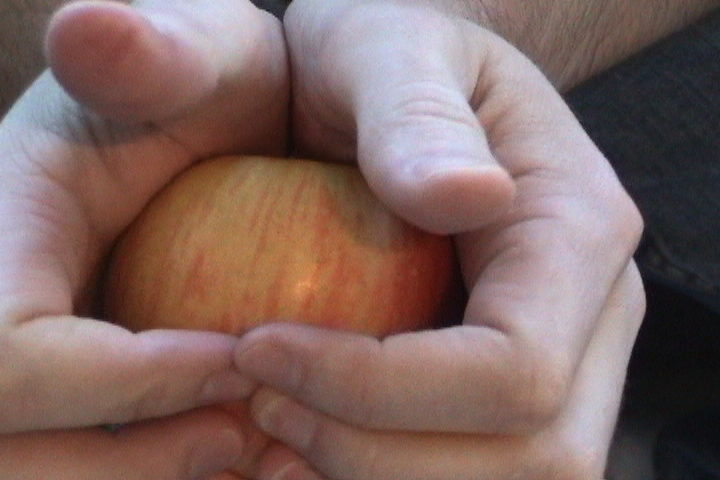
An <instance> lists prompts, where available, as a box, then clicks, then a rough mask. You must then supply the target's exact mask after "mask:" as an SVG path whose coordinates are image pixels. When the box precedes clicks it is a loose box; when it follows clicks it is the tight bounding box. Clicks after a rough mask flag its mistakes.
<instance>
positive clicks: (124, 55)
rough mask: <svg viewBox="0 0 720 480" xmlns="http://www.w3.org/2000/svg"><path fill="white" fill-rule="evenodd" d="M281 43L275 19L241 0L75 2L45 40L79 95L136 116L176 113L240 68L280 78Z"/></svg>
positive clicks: (105, 111) (117, 115) (111, 112)
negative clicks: (123, 2) (132, 4)
mask: <svg viewBox="0 0 720 480" xmlns="http://www.w3.org/2000/svg"><path fill="white" fill-rule="evenodd" d="M282 45H283V42H282V41H281V34H280V26H279V21H278V20H277V19H276V18H274V17H272V16H271V15H270V14H268V13H267V12H264V11H262V10H259V9H257V8H256V7H254V6H253V5H252V4H251V3H250V2H249V1H245V0H223V1H212V2H211V1H201V2H178V1H171V2H158V1H156V0H144V1H140V2H136V3H135V5H134V6H133V7H130V6H127V5H123V4H118V3H114V2H92V1H89V2H88V1H81V2H74V3H71V4H69V5H67V6H65V7H64V8H62V9H61V10H59V11H58V12H57V13H56V14H55V15H54V17H53V18H52V21H51V23H50V26H49V29H48V32H47V38H46V51H47V57H48V61H49V64H50V67H51V69H52V71H53V73H54V74H55V76H56V77H57V78H58V79H59V81H60V83H61V84H62V85H63V86H64V87H65V88H66V89H67V90H68V91H69V92H70V93H71V94H72V95H73V96H74V97H75V98H76V99H77V100H79V101H80V102H81V103H83V104H84V105H86V106H88V107H90V108H91V109H93V110H94V111H95V112H96V113H99V114H101V115H103V116H105V117H109V118H114V119H131V120H134V121H146V120H155V121H157V120H162V119H166V118H168V117H177V116H178V115H179V114H182V113H185V112H186V111H188V110H190V109H192V108H194V107H196V106H197V105H198V104H199V103H201V102H203V101H207V100H208V99H209V97H211V96H212V95H215V94H216V92H217V90H218V89H219V88H220V87H221V84H223V83H227V82H228V80H229V79H230V78H232V77H233V76H237V75H238V74H242V75H245V76H247V77H249V78H250V77H253V76H258V75H265V76H266V77H267V78H265V79H264V80H266V81H269V82H274V83H278V84H285V83H286V82H285V79H284V77H285V76H286V72H285V71H284V70H283V64H284V61H285V60H284V52H283V51H282ZM271 68H274V69H276V71H274V72H272V71H269V70H270V69H271ZM265 86H267V83H266V85H265ZM278 93H279V91H278ZM245 101H246V102H248V103H250V99H245Z"/></svg>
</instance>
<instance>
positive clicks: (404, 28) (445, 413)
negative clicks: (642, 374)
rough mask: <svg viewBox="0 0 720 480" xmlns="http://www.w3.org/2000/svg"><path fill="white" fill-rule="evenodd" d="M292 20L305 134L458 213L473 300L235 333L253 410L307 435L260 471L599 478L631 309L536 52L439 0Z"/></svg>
mask: <svg viewBox="0 0 720 480" xmlns="http://www.w3.org/2000/svg"><path fill="white" fill-rule="evenodd" d="M285 23H286V32H287V38H288V44H289V49H290V52H291V63H292V69H293V72H294V77H293V79H294V85H293V88H294V99H295V104H294V108H293V111H294V123H293V129H294V132H296V135H297V138H296V139H295V140H296V147H297V149H298V150H299V151H300V152H303V153H307V152H309V154H311V155H313V156H325V157H328V158H333V159H344V160H350V159H352V158H353V157H355V156H356V155H357V160H358V162H359V165H360V167H361V169H362V170H363V171H364V173H365V175H366V177H367V178H368V180H369V183H370V185H371V187H372V188H373V189H374V190H375V192H376V193H377V194H378V195H379V196H380V197H381V198H382V199H383V200H384V201H385V202H386V203H387V204H389V205H390V206H391V207H393V208H394V209H395V210H396V211H397V212H399V213H400V214H402V215H404V216H405V217H406V218H407V219H409V220H410V221H412V222H414V223H416V224H418V225H420V226H422V227H424V228H427V229H430V230H433V231H437V232H444V233H452V234H456V239H457V246H458V251H459V257H460V261H461V264H462V267H463V273H464V278H465V282H466V285H467V288H468V291H469V302H468V305H467V309H466V312H465V317H464V319H463V322H462V325H460V326H457V327H453V328H448V329H444V330H438V331H431V332H419V333H408V334H402V335H397V336H391V337H388V338H386V339H384V340H381V341H377V340H374V339H369V338H366V337H363V336H359V335H352V334H346V333H333V332H327V331H321V330H316V329H312V328H307V327H301V326H289V325H275V326H270V327H267V328H260V329H257V330H255V331H253V332H250V333H249V334H247V335H246V336H245V337H244V338H243V339H242V340H241V343H240V346H239V348H238V351H237V354H236V356H235V361H236V365H237V367H238V369H239V370H240V372H241V373H243V374H246V375H248V376H250V377H252V378H254V379H255V380H257V381H258V382H260V383H261V384H263V385H265V387H263V388H261V389H260V391H259V392H258V393H257V394H256V395H255V397H254V399H253V402H252V413H253V418H255V420H256V421H257V423H258V424H259V425H260V426H261V427H262V428H263V429H264V431H266V432H267V433H268V434H270V435H271V436H273V437H275V438H276V439H278V440H279V441H281V442H285V443H286V444H288V445H289V446H291V447H292V448H294V449H295V451H296V453H297V455H298V457H297V458H295V459H291V458H287V459H286V463H284V464H282V463H277V464H276V465H275V468H276V471H277V475H278V476H277V477H273V478H317V476H318V475H319V476H320V477H322V478H331V479H334V480H366V479H368V480H369V479H374V480H379V479H395V478H413V479H419V480H422V479H428V480H431V479H437V478H443V479H458V480H461V479H463V480H464V479H485V478H487V479H511V478H513V479H515V478H523V479H557V478H573V479H575V478H583V479H586V478H593V479H594V478H600V477H601V476H602V475H603V469H604V464H605V460H606V455H607V451H608V448H609V443H610V439H611V435H612V431H613V427H614V424H615V421H616V414H617V410H618V405H619V402H620V397H621V391H622V386H623V381H624V374H625V367H626V364H627V361H628V359H629V356H630V352H631V348H632V344H633V342H634V338H635V335H636V333H637V330H638V328H639V324H640V322H641V319H642V316H643V310H644V299H643V291H642V285H641V281H640V279H639V276H638V273H637V270H636V268H635V266H634V264H633V262H632V259H631V255H632V253H633V251H634V249H635V247H636V243H637V241H638V239H639V235H640V231H641V219H640V217H639V215H638V213H637V210H636V209H635V207H634V205H633V203H632V202H631V200H630V199H629V198H628V196H627V194H626V193H625V192H624V190H623V189H622V187H621V185H620V184H619V182H618V180H617V178H616V176H615V174H614V172H613V171H612V169H611V167H610V166H609V165H608V163H607V161H606V160H605V159H604V157H603V156H602V154H601V153H600V152H599V151H598V149H597V148H596V147H595V146H594V145H593V143H592V142H591V141H590V139H589V138H588V137H587V136H586V135H585V134H584V132H583V131H582V129H581V127H580V126H579V124H578V123H577V122H576V120H575V119H574V118H573V116H572V114H571V112H570V111H569V110H568V108H567V107H566V106H565V104H564V102H563V101H562V99H561V97H560V96H559V95H558V94H557V92H556V91H555V90H554V88H553V87H552V86H551V84H550V83H549V82H548V81H547V80H546V79H545V78H544V77H543V76H542V75H541V74H540V73H539V71H538V70H537V69H536V68H535V66H534V65H532V64H531V63H530V62H529V61H528V60H527V59H526V58H525V57H524V56H523V55H521V54H520V53H519V52H517V51H516V50H515V49H514V48H512V47H511V46H510V45H509V44H507V43H506V42H504V41H503V40H501V39H500V38H499V37H497V36H495V35H493V34H492V33H490V32H489V31H487V30H484V29H483V28H481V27H479V26H478V25H475V24H471V23H469V22H467V21H465V20H463V19H461V18H458V17H455V16H453V15H452V14H451V13H446V12H443V11H441V10H438V9H434V8H432V7H430V6H428V4H426V3H422V2H398V1H391V0H367V1H363V2H357V1H353V2H350V1H336V2H324V1H322V0H295V1H294V2H293V4H292V5H291V6H290V9H289V10H288V12H287V14H286V17H285ZM305 462H306V463H305Z"/></svg>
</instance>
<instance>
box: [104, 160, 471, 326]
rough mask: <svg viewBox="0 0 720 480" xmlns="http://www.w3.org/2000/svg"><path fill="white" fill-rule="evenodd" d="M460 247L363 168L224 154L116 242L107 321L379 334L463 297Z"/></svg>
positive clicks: (426, 322)
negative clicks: (390, 196) (416, 223)
mask: <svg viewBox="0 0 720 480" xmlns="http://www.w3.org/2000/svg"><path fill="white" fill-rule="evenodd" d="M458 285H459V283H458V275H457V265H456V261H455V255H454V249H453V244H452V240H451V239H450V238H449V237H447V236H438V235H433V234H429V233H427V232H424V231H421V230H419V229H417V228H415V227H413V226H411V225H409V224H407V223H405V222H404V221H402V220H400V219H399V218H397V217H396V216H394V215H393V214H392V213H390V212H389V211H388V210H387V209H386V208H385V207H384V206H383V205H382V204H381V203H380V202H379V201H378V200H377V199H376V198H375V196H374V195H373V194H372V193H371V191H370V189H369V188H368V186H367V185H366V183H365V181H364V179H363V177H362V175H361V174H360V172H359V170H358V169H357V168H356V167H354V166H349V165H338V164H328V163H321V162H316V161H310V160H297V159H278V158H265V157H222V158H217V159H212V160H207V161H204V162H201V163H199V164H197V165H195V166H193V167H191V168H190V169H188V170H187V171H185V172H184V173H182V174H181V175H179V176H178V177H177V178H176V179H175V180H173V181H172V182H171V183H170V184H169V185H168V186H167V187H166V188H165V189H164V190H162V191H161V192H160V193H159V194H158V195H157V196H156V197H155V198H154V199H153V200H152V201H151V203H150V204H149V205H148V206H147V208H146V209H145V210H144V211H143V212H142V214H141V215H140V216H139V218H138V219H137V220H136V221H135V222H134V223H133V224H132V225H131V226H130V228H129V229H128V231H127V232H126V234H125V235H124V236H123V237H122V238H121V239H120V241H119V242H118V244H117V245H116V247H115V249H114V252H113V255H112V257H111V262H110V265H109V270H108V276H107V279H106V286H105V308H106V314H107V316H108V318H109V319H111V320H113V321H115V322H118V323H119V324H122V325H124V326H126V327H128V328H130V329H133V330H146V329H156V328H163V329H164V328H177V329H202V330H214V331H221V332H227V333H235V334H240V333H242V332H244V331H246V330H248V329H250V328H252V327H254V326H257V325H259V324H262V323H265V322H269V321H295V322H303V323H309V324H313V325H318V326H323V327H329V328H341V329H347V330H352V331H356V332H361V333H366V334H370V335H375V336H378V337H382V336H385V335H388V334H391V333H395V332H399V331H408V330H417V329H421V328H427V327H432V326H433V325H434V322H436V321H438V320H439V319H440V317H442V316H443V315H444V314H446V313H447V311H448V310H447V308H448V307H449V306H450V305H451V304H452V303H453V302H454V301H455V300H456V299H457V294H458V290H457V289H458V288H459V287H458Z"/></svg>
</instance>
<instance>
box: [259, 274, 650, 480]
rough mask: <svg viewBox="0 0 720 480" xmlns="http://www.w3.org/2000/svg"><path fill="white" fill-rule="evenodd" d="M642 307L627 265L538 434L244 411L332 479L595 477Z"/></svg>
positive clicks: (271, 401)
mask: <svg viewBox="0 0 720 480" xmlns="http://www.w3.org/2000/svg"><path fill="white" fill-rule="evenodd" d="M642 299H643V296H642V286H641V283H640V280H639V275H638V273H637V270H636V269H635V267H634V265H631V266H629V267H628V269H626V271H625V273H624V275H623V276H622V277H621V279H620V281H619V282H618V283H617V284H616V286H615V289H614V291H613V293H612V295H611V296H610V297H609V300H608V303H607V305H606V308H605V309H604V311H603V314H602V316H601V318H600V319H599V322H598V329H597V332H596V335H595V336H594V337H593V339H592V340H591V342H590V344H589V346H588V349H587V356H586V357H585V358H584V359H583V362H582V365H581V367H580V369H579V372H578V377H577V378H578V381H577V382H576V383H575V384H574V385H573V388H572V392H571V395H570V399H569V402H568V403H567V405H566V406H565V408H564V409H563V411H562V413H561V414H560V415H559V416H558V417H557V419H556V420H555V421H554V422H553V423H551V424H550V425H549V426H548V427H547V428H545V429H543V430H542V431H540V432H534V433H532V434H529V435H516V436H508V435H458V434H452V433H446V434H443V433H432V432H421V433H412V432H397V431H378V430H371V429H364V428H355V427H353V426H350V425H348V424H347V423H344V422H343V421H341V420H338V419H337V418H335V417H332V416H328V415H324V414H322V413H317V412H316V411H315V410H312V409H310V408H308V407H306V406H303V404H301V403H298V402H297V401H296V400H293V399H290V398H288V397H286V396H284V395H282V394H279V393H277V392H275V391H272V390H269V389H261V390H260V391H259V392H258V393H257V394H256V395H255V396H254V397H253V400H252V411H253V413H254V416H255V419H256V421H257V422H258V424H259V425H261V426H262V427H263V428H264V429H265V430H266V431H267V432H268V433H269V434H270V435H272V436H273V437H275V438H277V439H278V440H280V441H282V442H284V443H286V444H288V445H289V446H291V447H292V448H294V449H296V451H297V452H298V453H299V454H301V455H302V456H303V457H305V458H307V459H308V461H309V462H310V464H311V465H312V466H313V467H315V468H316V469H317V470H318V471H320V472H322V473H323V474H325V475H327V476H329V477H331V478H334V479H336V480H371V479H372V480H378V479H393V478H413V479H417V480H435V479H437V478H443V479H447V480H453V479H457V480H464V479H467V478H473V479H478V480H483V479H493V480H502V479H514V478H523V479H528V480H534V479H538V480H540V479H543V480H545V479H548V478H602V474H603V470H604V466H605V461H606V456H607V452H608V449H609V445H610V441H611V438H612V433H613V427H614V424H615V420H616V417H617V412H618V409H619V405H620V401H621V396H622V390H623V382H624V377H625V376H624V373H625V370H626V368H627V363H628V361H629V358H630V354H631V351H632V347H633V344H634V339H635V337H636V335H637V331H638V329H639V326H640V323H641V320H642V317H643V310H644V306H643V305H644V304H643V301H642ZM447 393H448V397H449V396H450V395H451V394H452V392H447ZM446 398H447V397H446ZM468 400H469V401H471V399H468ZM353 401H355V402H358V403H359V400H358V399H353ZM301 478H304V477H301Z"/></svg>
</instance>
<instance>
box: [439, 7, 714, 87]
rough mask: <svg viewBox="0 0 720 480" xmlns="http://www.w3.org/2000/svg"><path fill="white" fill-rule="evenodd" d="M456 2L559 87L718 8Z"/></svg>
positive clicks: (574, 81)
mask: <svg viewBox="0 0 720 480" xmlns="http://www.w3.org/2000/svg"><path fill="white" fill-rule="evenodd" d="M443 1H448V0H443ZM449 1H451V2H458V0H449ZM459 3H460V4H463V5H464V7H463V9H465V11H466V12H469V14H470V15H471V16H472V17H474V19H475V20H477V21H480V22H484V23H485V24H487V25H488V26H490V27H491V28H493V29H494V30H495V31H496V32H498V33H499V34H501V35H502V36H503V37H505V38H506V39H508V40H509V41H511V42H512V43H514V44H515V45H516V46H517V47H518V48H519V49H520V50H522V51H523V52H525V53H526V54H527V55H528V56H529V57H530V58H532V59H533V60H534V61H535V62H537V63H538V65H539V66H540V67H541V68H542V69H543V70H544V71H545V73H546V74H547V75H548V76H549V77H550V79H551V80H552V81H553V82H554V83H555V85H556V86H558V88H560V89H561V90H565V89H567V88H569V87H571V86H573V85H575V84H577V83H579V82H581V81H582V80H584V79H586V78H588V77H589V76H591V75H592V74H594V73H597V72H599V71H601V70H603V69H605V68H607V67H609V66H611V65H613V64H615V63H617V62H619V61H620V60H622V59H623V58H625V57H627V56H628V55H630V54H632V53H634V52H637V51H639V50H640V49H642V48H643V47H645V46H647V45H649V44H651V43H653V42H655V41H657V40H659V39H661V38H662V37H664V36H666V35H668V34H670V33H672V32H673V31H676V30H678V29H680V28H682V27H684V26H686V25H688V24H690V23H691V22H693V21H694V20H697V19H698V18H699V17H701V16H702V15H704V14H705V13H707V12H709V11H711V10H712V9H714V8H718V7H720V0H634V1H628V0H459Z"/></svg>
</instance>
